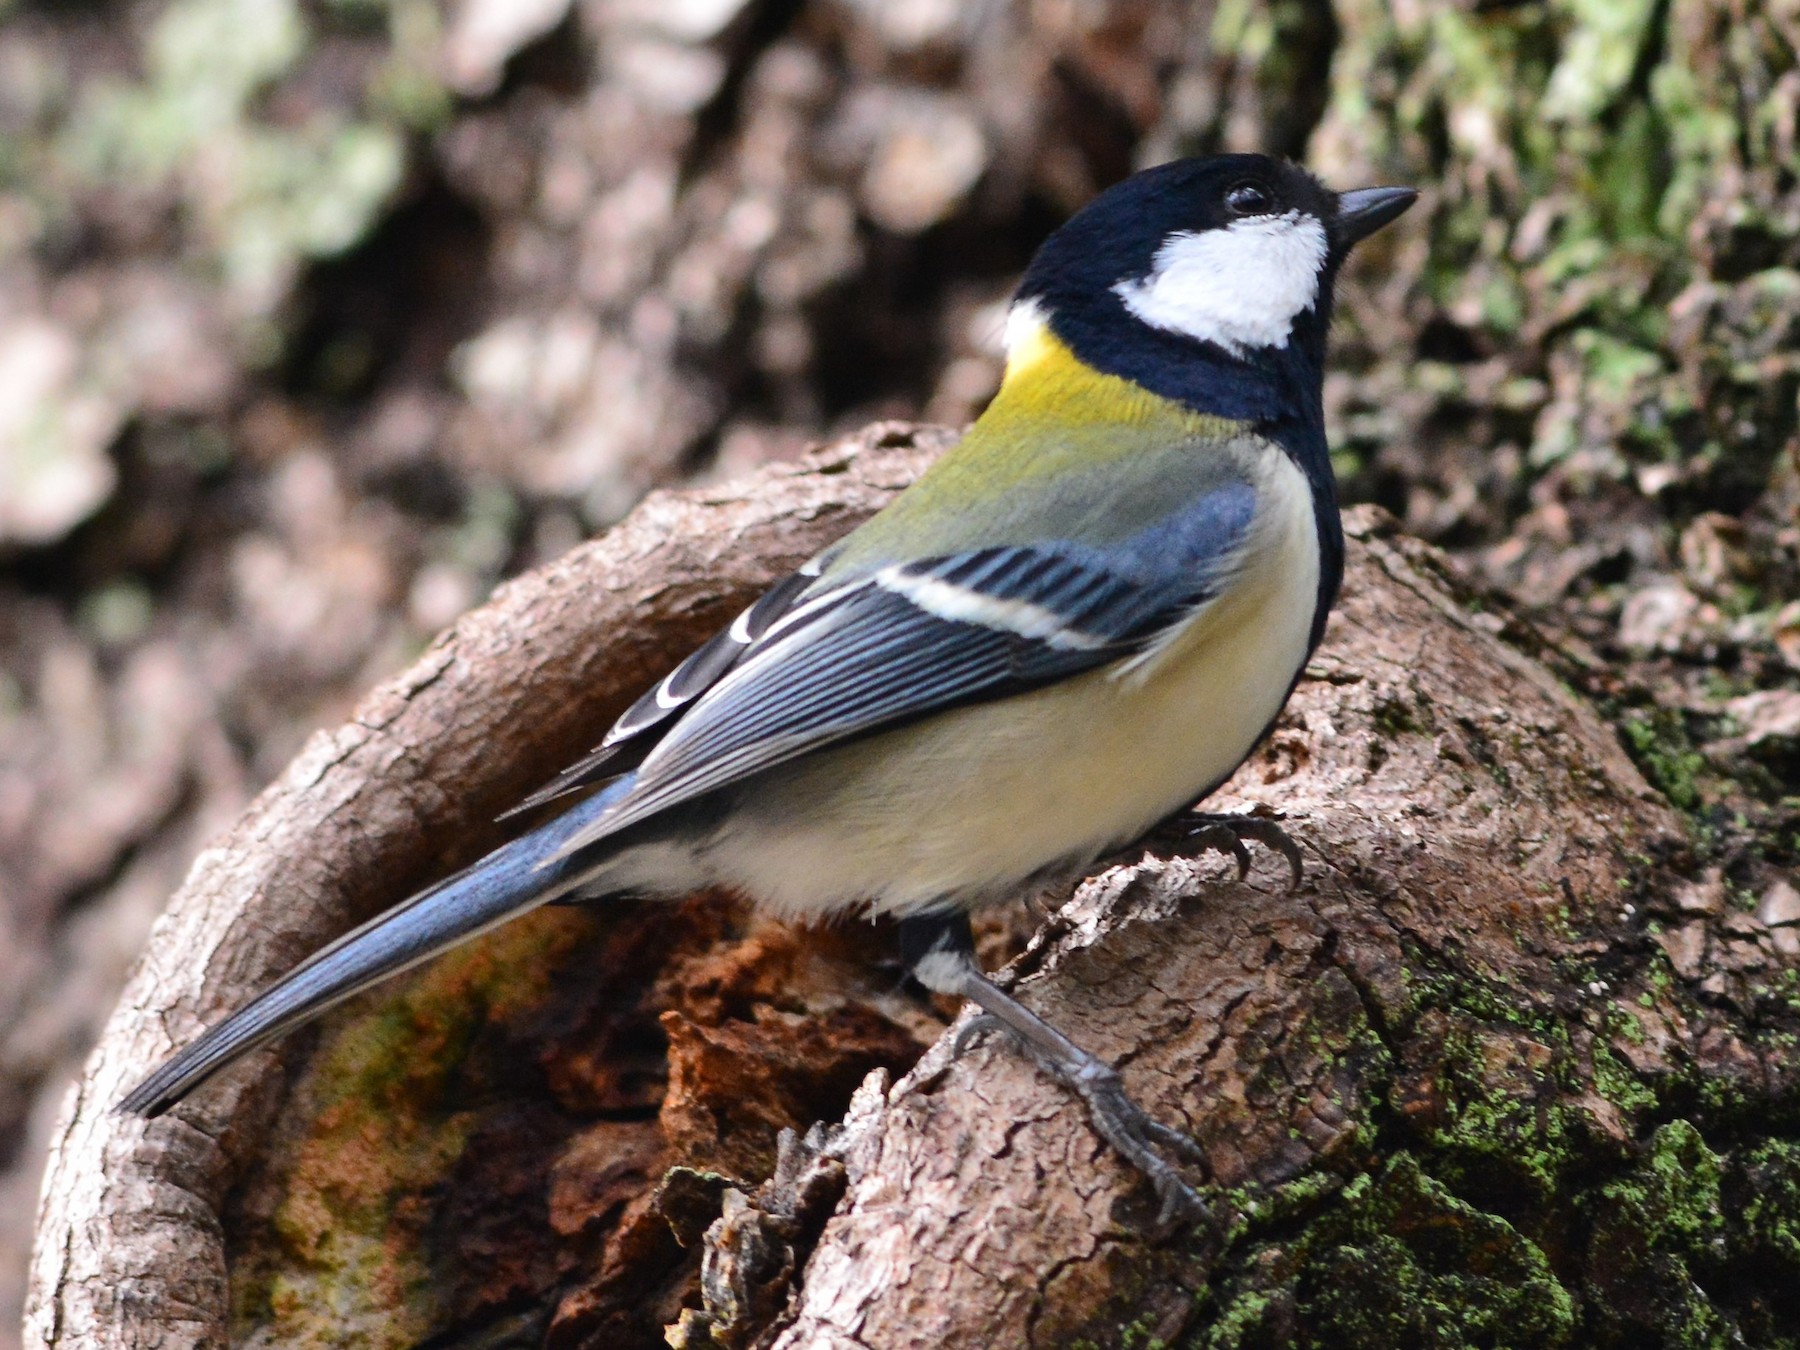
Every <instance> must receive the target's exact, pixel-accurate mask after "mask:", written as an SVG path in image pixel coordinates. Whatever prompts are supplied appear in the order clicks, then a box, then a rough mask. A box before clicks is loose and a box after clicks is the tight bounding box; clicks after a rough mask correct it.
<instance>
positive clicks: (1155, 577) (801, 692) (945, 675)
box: [558, 481, 1255, 857]
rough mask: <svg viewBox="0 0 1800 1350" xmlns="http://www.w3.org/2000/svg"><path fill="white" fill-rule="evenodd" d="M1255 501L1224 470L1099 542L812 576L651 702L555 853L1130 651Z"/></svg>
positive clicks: (1225, 553) (1215, 571)
mask: <svg viewBox="0 0 1800 1350" xmlns="http://www.w3.org/2000/svg"><path fill="white" fill-rule="evenodd" d="M1254 508H1255V494H1254V491H1253V490H1252V489H1251V488H1250V486H1249V485H1248V484H1246V483H1243V482H1241V481H1233V482H1229V483H1227V484H1222V485H1220V487H1219V488H1218V489H1217V490H1216V491H1214V492H1213V493H1211V494H1209V495H1208V496H1207V498H1205V499H1203V500H1202V501H1201V502H1198V503H1194V504H1191V505H1190V509H1189V510H1188V511H1187V512H1184V513H1183V514H1182V516H1181V517H1179V518H1177V519H1173V520H1164V521H1159V522H1157V523H1156V524H1155V525H1154V526H1153V527H1151V528H1149V529H1147V530H1146V531H1144V532H1143V537H1141V538H1138V539H1134V540H1132V541H1130V546H1128V547H1124V548H1120V549H1114V550H1108V551H1106V552H1104V553H1102V552H1100V551H1098V550H1094V549H1091V548H1087V547H1084V546H1081V545H1075V544H1069V543H1052V544H1048V545H1044V546H1033V547H1027V546H998V547H991V548H982V549H974V550H970V551H968V552H964V553H958V554H954V555H950V556H947V557H942V558H933V559H927V560H923V561H920V562H914V563H905V564H894V565H890V566H887V567H883V568H880V569H879V570H876V571H873V572H871V573H867V574H865V575H862V576H859V577H855V578H852V579H849V580H846V581H844V582H842V583H840V584H838V585H835V586H833V585H831V584H830V580H831V579H830V577H829V576H827V577H826V578H824V579H823V580H821V581H820V582H819V583H817V584H818V586H819V587H821V588H822V589H806V590H802V591H800V592H798V593H796V594H795V595H794V596H792V597H791V598H790V600H789V601H788V603H787V605H786V607H785V609H784V611H783V612H782V613H781V614H780V615H779V617H777V618H775V619H774V620H773V622H771V623H769V624H768V626H767V627H766V628H765V629H764V630H763V631H762V632H761V633H760V634H759V635H758V636H756V637H755V638H754V640H753V641H751V642H750V643H748V644H741V645H740V650H739V651H738V652H736V653H735V659H734V660H732V661H731V662H730V663H729V664H728V665H724V666H722V667H720V668H719V669H717V671H716V672H715V673H713V674H712V676H711V681H710V683H709V684H708V685H707V686H706V687H705V688H704V689H703V690H701V691H700V692H699V693H698V696H697V697H692V698H691V699H690V700H689V701H686V702H683V703H680V704H677V705H676V706H672V707H669V708H667V709H666V711H667V712H668V713H670V714H671V715H672V720H671V721H670V722H669V724H668V725H666V726H665V727H664V729H663V730H662V732H661V739H660V740H659V741H658V742H657V744H656V745H655V747H654V748H653V749H651V750H650V752H649V753H648V754H647V755H646V756H645V757H644V758H643V760H642V762H641V763H640V764H639V766H638V768H637V772H636V776H635V781H634V782H633V784H632V787H631V790H630V792H629V793H628V794H626V795H625V796H624V797H623V798H622V799H621V800H620V801H619V802H618V803H617V805H616V806H615V807H614V808H613V809H612V810H611V811H610V812H608V813H607V815H606V816H605V817H603V818H602V819H600V820H597V821H595V822H594V823H593V824H592V825H590V826H589V827H588V828H587V829H585V830H583V831H581V832H580V833H579V834H577V835H576V836H574V837H573V838H571V839H570V840H569V841H568V842H567V844H565V845H564V847H563V850H562V853H561V854H559V855H558V856H559V857H560V856H566V855H568V854H572V853H574V852H577V851H579V850H580V849H582V848H585V847H586V846H588V845H589V844H592V843H595V842H597V841H598V840H600V839H603V838H605V837H607V836H608V835H611V834H613V833H615V832H616V831H618V830H621V829H624V828H625V827H627V826H629V825H632V824H635V823H637V822H639V821H642V820H645V819H647V818H648V817H650V816H652V815H654V814H655V813H656V812H658V811H661V810H664V809H666V808H668V807H671V806H674V805H676V804H678V803H680V802H685V801H690V800H692V799H694V798H696V797H700V796H703V795H704V794H706V793H708V792H712V791H715V790H717V789H719V788H722V787H725V786H727V785H729V784H731V783H734V782H739V781H741V780H743V779H746V778H748V777H750V776H752V775H754V774H757V773H760V772H762V771H764V770H767V769H771V768H774V767H775V766H777V765H779V764H782V763H784V762H786V761H788V760H791V759H794V758H796V757H797V756H799V755H802V754H806V753H810V752H812V751H815V750H821V749H824V748H826V747H828V746H832V745H837V744H841V743H843V742H846V741H849V740H852V739H854V738H857V737H860V736H865V735H870V734H873V733H875V732H877V731H882V730H887V729H891V728H893V727H896V726H900V725H902V724H904V723H906V722H909V721H913V720H916V719H918V718H920V717H925V716H929V715H932V714H934V713H940V712H944V711H947V710H949V709H951V708H954V707H958V706H961V705H965V704H969V703H974V702H981V701H986V700H989V699H994V698H1001V697H1005V696H1007V695H1009V694H1014V693H1019V692H1022V691H1024V690H1027V689H1030V688H1033V687H1036V686H1040V685H1044V684H1049V683H1052V682H1054V681H1057V680H1062V679H1067V678H1069V677H1070V676H1073V675H1077V674H1080V673H1082V672H1084V671H1088V670H1093V669H1097V668H1099V667H1101V666H1104V665H1107V664H1110V663H1112V662H1115V661H1120V660H1123V659H1125V658H1128V657H1130V656H1132V655H1134V654H1136V653H1138V652H1140V651H1143V650H1145V649H1146V648H1147V647H1149V646H1151V645H1152V644H1154V643H1155V642H1156V641H1157V639H1158V638H1160V637H1162V636H1163V635H1164V634H1166V633H1167V632H1169V631H1170V630H1171V629H1172V628H1173V627H1175V626H1177V625H1179V624H1181V623H1182V622H1184V621H1185V620H1187V619H1188V618H1190V617H1191V616H1192V615H1193V614H1194V613H1195V612H1196V611H1197V610H1198V609H1199V608H1200V607H1202V606H1204V605H1205V604H1206V603H1207V602H1208V601H1209V600H1210V599H1212V598H1213V597H1214V596H1216V595H1217V594H1219V593H1220V591H1222V590H1223V589H1224V588H1225V587H1226V586H1227V585H1229V582H1230V579H1231V577H1232V575H1233V574H1234V573H1235V571H1236V569H1237V566H1238V565H1239V563H1240V561H1241V555H1242V552H1243V545H1244V541H1245V538H1246V535H1247V532H1248V528H1249V524H1250V519H1251V517H1252V515H1253V513H1254ZM772 594H773V593H772ZM706 650H707V649H705V648H703V649H702V652H701V653H697V654H696V658H695V659H698V657H699V656H700V655H701V654H703V653H704V652H705V651H706ZM680 673H681V672H680V671H677V672H676V675H680ZM674 678H675V677H674V676H671V680H673V679H674ZM679 692H681V686H677V687H676V688H675V689H674V690H671V694H670V698H671V700H672V698H673V695H674V694H676V693H679ZM650 697H655V695H652V696H650ZM629 716H630V714H627V717H629Z"/></svg>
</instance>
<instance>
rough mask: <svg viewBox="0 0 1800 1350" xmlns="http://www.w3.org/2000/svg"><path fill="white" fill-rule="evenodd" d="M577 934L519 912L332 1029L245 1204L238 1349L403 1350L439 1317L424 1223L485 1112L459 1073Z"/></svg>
mask: <svg viewBox="0 0 1800 1350" xmlns="http://www.w3.org/2000/svg"><path fill="white" fill-rule="evenodd" d="M583 931H584V925H583V923H582V922H581V921H580V920H579V919H576V918H574V917H572V916H570V915H567V914H555V913H552V914H539V915H533V916H530V917H529V918H527V919H525V920H521V921H520V922H518V923H515V924H512V925H510V926H508V927H507V928H505V929H503V930H502V931H500V932H499V933H497V934H495V935H493V936H492V937H491V938H490V939H489V940H488V941H486V942H483V943H478V944H475V945H472V946H469V947H464V948H461V949H459V950H457V951H454V952H451V953H449V954H448V955H446V956H444V957H442V958H440V959H439V960H438V961H436V962H434V963H433V964H432V965H431V966H430V967H428V968H427V969H426V970H425V971H423V972H422V973H421V974H420V975H419V976H418V977H417V978H415V979H414V980H412V981H410V982H409V983H407V984H406V985H405V986H404V987H403V988H402V989H401V990H399V991H398V992H397V993H395V994H393V995H392V996H390V997H381V996H379V995H376V996H371V997H370V998H366V999H364V1000H362V1001H361V1002H359V1003H358V1004H357V1005H354V1008H353V1011H352V1012H350V1013H349V1014H347V1015H343V1016H340V1017H338V1018H336V1019H334V1020H333V1021H332V1022H331V1023H329V1024H328V1026H327V1029H326V1032H325V1038H324V1043H323V1044H322V1046H321V1047H320V1050H319V1052H318V1053H317V1054H316V1055H315V1056H314V1057H313V1058H312V1059H311V1060H310V1061H309V1064H308V1068H307V1071H306V1073H305V1075H304V1076H303V1077H302V1079H301V1080H300V1082H299V1083H298V1084H297V1086H296V1089H295V1100H294V1101H293V1102H292V1103H290V1108H289V1110H288V1111H287V1113H286V1118H287V1119H288V1120H290V1121H291V1122H293V1123H294V1125H293V1128H294V1129H295V1130H296V1131H297V1134H296V1135H295V1137H292V1138H289V1139H287V1140H285V1141H284V1142H283V1145H282V1146H281V1147H279V1148H275V1149H272V1150H271V1154H270V1158H269V1163H268V1167H267V1173H266V1175H265V1176H264V1177H263V1178H261V1179H260V1181H259V1184H258V1189H259V1191H260V1194H258V1195H256V1196H254V1197H253V1199H252V1201H251V1205H252V1207H253V1208H254V1209H256V1210H258V1211H261V1217H262V1218H263V1220H264V1221H265V1222H266V1227H265V1228H264V1230H263V1231H264V1232H266V1233H267V1234H268V1236H269V1239H270V1241H268V1242H267V1243H266V1245H260V1246H258V1247H257V1248H255V1250H256V1252H257V1256H256V1258H255V1259H254V1260H253V1261H250V1262H247V1263H245V1264H244V1265H243V1266H240V1267H239V1268H237V1269H235V1270H234V1271H233V1272H232V1276H233V1278H232V1299H233V1321H234V1324H235V1331H234V1336H233V1342H234V1344H237V1343H241V1344H244V1345H250V1346H260V1345H267V1346H282V1347H293V1348H294V1350H305V1347H311V1346H318V1347H324V1346H332V1345H342V1344H344V1343H345V1338H346V1337H347V1336H348V1337H352V1338H355V1339H357V1343H358V1344H361V1345H366V1346H368V1347H370V1350H404V1347H408V1346H412V1345H415V1344H417V1343H418V1342H419V1341H420V1340H422V1339H424V1338H425V1337H426V1336H428V1335H429V1334H430V1333H431V1332H432V1330H433V1329H434V1328H436V1327H438V1326H440V1325H441V1324H442V1322H443V1320H444V1315H445V1309H444V1307H443V1306H442V1305H443V1300H444V1297H445V1290H444V1288H443V1286H442V1282H441V1281H439V1280H436V1279H434V1272H433V1270H432V1265H431V1255H432V1244H431V1242H430V1240H429V1236H430V1235H429V1234H428V1233H427V1232H426V1231H425V1225H426V1224H427V1222H428V1220H429V1218H430V1215H431V1212H432V1203H431V1197H432V1196H433V1194H434V1193H435V1192H436V1190H437V1189H438V1188H439V1187H441V1186H442V1185H443V1182H444V1178H445V1177H447V1176H450V1175H452V1174H453V1172H454V1169H455V1166H456V1164H457V1162H458V1160H459V1158H460V1157H461V1156H462V1154H463V1152H464V1150H465V1149H466V1148H467V1147H468V1145H469V1143H470V1140H471V1137H472V1133H473V1130H474V1126H475V1123H476V1122H477V1121H478V1119H479V1116H480V1109H481V1107H482V1105H483V1104H482V1103H481V1102H479V1101H474V1102H471V1101H467V1100H464V1093H463V1091H462V1089H466V1086H467V1085H466V1084H465V1083H460V1082H459V1075H460V1071H461V1069H462V1067H463V1065H464V1062H465V1060H466V1058H467V1056H468V1053H469V1051H470V1048H471V1046H472V1045H473V1044H474V1042H475V1040H476V1038H477V1036H478V1035H479V1034H480V1033H481V1032H482V1031H483V1029H484V1028H487V1027H490V1026H493V1025H495V1024H504V1023H506V1022H508V1021H510V1020H512V1019H515V1018H518V1017H522V1016H526V1015H528V1014H529V1013H530V1012H531V1010H532V1009H533V1008H535V1007H536V1006H537V1005H539V1004H540V1003H541V1002H542V1000H543V999H544V998H545V997H546V996H547V994H548V992H549V989H550V985H551V977H552V974H553V972H554V971H555V970H556V969H557V968H558V960H557V958H558V957H559V955H563V954H566V953H567V952H568V951H569V950H570V949H571V948H572V947H573V946H574V945H575V944H576V943H577V942H578V941H579V939H580V937H581V934H582V932H583Z"/></svg>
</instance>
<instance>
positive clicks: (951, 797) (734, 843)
mask: <svg viewBox="0 0 1800 1350" xmlns="http://www.w3.org/2000/svg"><path fill="white" fill-rule="evenodd" d="M1273 458H1274V459H1275V461H1276V462H1275V463H1274V464H1272V465H1271V466H1270V469H1269V479H1268V480H1267V481H1265V484H1264V495H1263V500H1265V501H1266V502H1268V503H1270V505H1269V506H1268V508H1267V509H1266V514H1265V518H1264V519H1263V520H1262V521H1260V522H1259V527H1258V528H1257V529H1256V531H1255V537H1256V542H1255V543H1254V545H1253V548H1252V553H1251V558H1250V561H1249V562H1248V564H1247V565H1246V567H1245V569H1244V572H1243V573H1242V575H1241V576H1240V578H1239V580H1238V583H1237V584H1236V585H1235V586H1234V587H1233V588H1232V589H1231V591H1230V592H1229V593H1228V595H1226V596H1225V597H1222V598H1221V599H1220V600H1218V601H1216V602H1215V603H1214V604H1213V605H1212V606H1211V607H1210V608H1209V609H1207V610H1206V611H1204V612H1203V613H1202V614H1201V615H1199V616H1198V617H1197V618H1196V619H1195V620H1194V621H1192V622H1191V623H1190V624H1189V625H1188V627H1187V628H1186V629H1185V630H1184V631H1182V632H1181V633H1180V634H1179V635H1178V636H1177V637H1175V638H1174V639H1173V640H1172V641H1170V642H1169V643H1168V644H1167V645H1166V646H1164V647H1163V648H1162V649H1161V650H1159V651H1158V652H1156V653H1155V654H1154V655H1153V656H1150V657H1148V658H1139V659H1138V661H1137V662H1136V664H1135V665H1133V666H1128V667H1127V668H1126V669H1124V670H1121V669H1119V668H1116V667H1115V668H1108V669H1102V670H1099V671H1095V672H1093V673H1091V674H1088V675H1084V676H1081V677H1078V678H1076V679H1074V680H1070V681H1067V682H1065V683H1063V684H1059V685H1054V686H1051V687H1048V688H1045V689H1042V690H1039V691H1036V692H1034V693H1031V694H1028V695H1025V696H1022V697H1017V698H1012V699H1006V700H1001V701H999V702H997V703H992V704H983V705H977V706H974V707H971V708H967V709H961V710H958V711H955V712H951V713H947V714H944V715H942V716H938V717H934V718H931V719H929V720H927V721H924V722H921V723H919V724H917V725H915V726H911V727H907V728H903V729H901V730H898V731H894V732H889V733H887V734H885V735H882V736H880V737H876V738H872V739H871V740H868V741H864V742H861V743H859V744H857V745H855V746H852V747H847V748H845V749H843V750H837V751H825V752H822V753H819V754H816V755H812V756H809V757H808V758H807V759H805V760H803V761H801V762H799V763H798V764H796V765H794V766H792V767H789V768H784V769H783V770H781V771H780V772H779V773H778V774H773V775H771V776H770V777H768V778H766V779H764V780H763V781H762V782H760V783H759V784H757V785H756V787H755V788H754V789H753V790H749V789H747V791H746V794H745V797H744V798H743V799H742V800H741V802H740V805H739V810H738V811H737V812H735V813H734V814H733V820H732V824H731V826H730V827H729V829H728V833H725V834H722V835H721V836H720V837H719V838H718V839H717V840H715V841H714V843H713V846H712V847H710V848H708V849H707V850H706V851H705V854H704V864H703V868H702V870H703V871H704V872H705V873H706V874H707V879H709V880H712V881H714V882H717V883H722V884H725V885H729V886H732V887H734V888H736V889H739V890H741V891H743V892H745V893H746V894H748V895H749V896H751V897H752V898H754V899H755V900H757V901H758V902H759V903H760V904H761V905H763V906H764V907H765V908H767V909H769V910H771V911H773V912H776V913H778V914H781V915H784V916H787V917H793V918H809V917H817V916H819V915H821V914H824V913H827V912H831V911H836V910H840V909H843V908H846V907H853V906H857V905H864V906H867V907H869V908H871V909H875V910H881V911H885V912H893V913H906V912H908V911H914V910H918V909H922V908H929V907H932V906H942V905H944V904H945V903H954V904H978V903H981V902H983V901H986V900H990V899H996V898H1000V897H1002V896H1004V895H1006V894H1007V893H1009V891H1010V890H1011V889H1012V888H1014V887H1016V886H1017V885H1018V884H1019V883H1020V882H1021V881H1022V880H1024V879H1025V878H1028V877H1030V876H1032V875H1033V874H1034V873H1037V872H1039V871H1041V870H1042V869H1043V868H1045V867H1046V866H1049V865H1052V864H1054V863H1057V862H1058V861H1061V860H1072V861H1073V862H1074V863H1077V864H1079V863H1080V862H1083V861H1087V860H1091V859H1092V858H1094V857H1096V856H1098V855H1099V854H1100V853H1102V852H1104V851H1105V850H1107V849H1108V848H1110V847H1113V846H1115V845H1118V844H1122V843H1125V842H1128V841H1130V840H1131V839H1134V838H1136V837H1138V836H1139V835H1140V834H1142V833H1143V832H1144V831H1145V830H1146V829H1148V828H1149V827H1150V826H1151V825H1153V824H1155V823H1156V822H1157V821H1158V820H1160V819H1162V818H1163V817H1165V816H1167V815H1169V814H1170V813H1172V812H1174V811H1177V810H1179V809H1180V808H1181V807H1183V806H1185V805H1187V804H1189V803H1191V802H1193V801H1194V800H1195V799H1196V798H1197V797H1198V796H1199V795H1200V794H1201V793H1202V792H1204V791H1206V790H1208V789H1209V788H1211V787H1213V786H1215V785H1216V784H1218V783H1219V782H1221V781H1223V780H1224V779H1225V778H1226V777H1228V776H1229V775H1230V774H1231V772H1232V771H1233V770H1234V769H1236V768H1237V766H1238V765H1239V764H1240V763H1241V762H1242V761H1243V759H1244V757H1245V756H1246V755H1248V754H1249V752H1250V750H1251V749H1252V748H1253V747H1254V745H1255V742H1256V739H1257V737H1258V736H1259V735H1260V734H1261V733H1262V731H1263V729H1264V728H1265V727H1267V726H1268V724H1269V723H1270V722H1271V721H1272V720H1273V719H1274V717H1275V715H1276V713H1277V712H1279V711H1280V708H1281V704H1282V702H1283V700H1284V699H1285V698H1286V696H1287V692H1288V690H1289V688H1290V687H1291V685H1292V682H1293V679H1294V676H1295V674H1296V673H1297V672H1298V670H1299V668H1300V665H1301V663H1302V662H1303V661H1304V660H1305V659H1306V652H1307V642H1308V639H1309V636H1310V633H1311V625H1312V618H1313V610H1314V607H1315V605H1316V602H1317V594H1318V576H1319V557H1318V544H1317V536H1316V532H1315V529H1314V525H1313V519H1312V509H1311V500H1310V496H1309V494H1308V492H1307V489H1306V485H1305V482H1304V480H1303V479H1302V478H1301V475H1300V473H1299V471H1298V470H1297V469H1295V468H1294V467H1293V466H1292V464H1291V463H1289V462H1288V461H1287V459H1286V457H1285V456H1279V455H1277V456H1274V457H1273ZM846 840H855V841H857V842H856V843H855V844H854V845H846V842H845V841H846Z"/></svg>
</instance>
